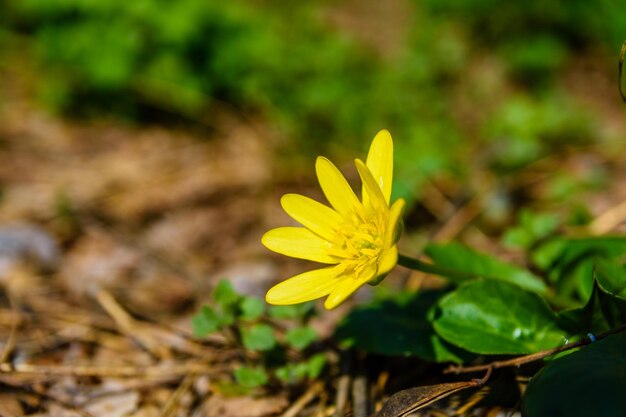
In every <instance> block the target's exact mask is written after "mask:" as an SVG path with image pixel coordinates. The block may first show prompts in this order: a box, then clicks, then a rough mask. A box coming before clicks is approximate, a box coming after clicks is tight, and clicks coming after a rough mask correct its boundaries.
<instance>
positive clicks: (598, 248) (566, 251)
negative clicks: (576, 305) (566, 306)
mask: <svg viewBox="0 0 626 417" xmlns="http://www.w3.org/2000/svg"><path fill="white" fill-rule="evenodd" d="M624 254H626V238H623V237H599V238H596V237H594V238H584V239H570V240H567V241H565V242H564V244H563V245H562V249H561V252H560V253H559V254H558V256H555V257H554V261H553V262H552V264H550V265H549V276H550V279H551V280H552V281H554V282H555V283H556V288H557V295H558V296H559V297H561V298H563V299H568V298H569V299H571V300H574V301H575V302H576V301H578V302H579V301H580V300H583V301H584V300H586V299H587V298H588V295H589V293H590V291H591V288H592V286H593V282H592V280H591V275H590V274H588V273H587V272H588V271H589V270H590V269H591V268H593V264H594V263H596V262H597V261H599V260H603V259H604V260H611V259H614V258H616V257H620V256H623V255H624Z"/></svg>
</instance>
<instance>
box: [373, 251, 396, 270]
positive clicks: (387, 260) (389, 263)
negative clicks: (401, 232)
mask: <svg viewBox="0 0 626 417" xmlns="http://www.w3.org/2000/svg"><path fill="white" fill-rule="evenodd" d="M397 263H398V248H397V246H396V245H393V246H392V247H390V248H389V249H386V250H384V251H382V252H381V254H380V256H379V257H378V272H377V273H376V274H377V275H378V276H381V275H387V274H388V273H389V271H391V270H392V269H393V268H394V267H395V266H396V264H397Z"/></svg>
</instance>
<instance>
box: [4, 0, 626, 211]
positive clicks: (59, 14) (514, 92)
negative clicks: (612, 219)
mask: <svg viewBox="0 0 626 417" xmlns="http://www.w3.org/2000/svg"><path fill="white" fill-rule="evenodd" d="M0 28H2V30H1V32H0V44H1V46H2V54H3V57H2V61H3V62H4V63H3V65H5V66H10V65H16V62H17V63H18V65H26V67H25V68H28V71H30V73H31V74H32V79H33V83H34V85H35V88H34V90H33V91H34V94H35V96H36V99H37V100H38V102H39V103H41V104H43V105H45V106H46V107H47V108H48V109H50V110H52V111H54V112H57V113H59V114H61V115H64V116H69V117H74V118H88V119H91V118H98V117H103V116H104V117H116V118H117V117H119V118H122V119H125V120H132V121H135V122H137V123H139V124H141V123H165V124H170V123H175V124H176V123H181V122H182V123H183V124H184V123H186V122H188V123H190V124H193V123H196V122H199V124H201V125H203V124H208V125H210V121H211V118H212V117H213V116H214V115H215V114H216V113H218V112H219V111H220V109H223V108H228V109H235V110H236V111H237V112H240V113H241V114H244V115H246V117H250V118H253V119H255V120H262V121H263V122H264V123H266V125H267V126H269V128H268V130H269V131H270V132H271V136H274V137H278V138H280V139H281V142H280V143H281V144H282V151H283V155H285V161H289V160H291V159H289V158H287V157H288V156H290V155H291V156H293V155H296V154H297V155H302V156H305V157H306V160H308V161H310V157H311V156H312V155H315V154H317V153H326V154H328V153H334V154H337V153H339V155H342V154H341V152H345V153H346V154H350V155H355V154H356V151H363V150H365V149H366V147H367V145H368V143H369V140H370V139H371V138H372V137H373V136H374V134H375V133H376V131H378V130H379V129H381V128H383V127H384V128H387V129H389V130H390V131H391V132H392V134H393V136H394V138H395V139H396V143H397V148H398V149H400V151H399V152H398V154H397V179H396V185H395V193H396V195H398V196H403V197H405V198H407V199H409V200H410V201H416V200H417V199H419V198H420V197H421V190H422V186H423V184H424V182H425V181H428V180H429V179H431V178H444V179H445V178H449V179H450V180H451V181H452V182H454V183H458V184H461V185H463V184H464V183H471V182H472V181H476V179H472V176H471V174H473V173H475V172H482V173H484V175H488V176H490V175H491V176H495V177H497V178H508V176H509V175H511V174H512V173H515V172H518V171H519V170H520V169H523V168H524V167H526V166H528V165H529V164H533V163H534V162H536V161H540V160H542V159H543V158H546V157H547V156H550V155H555V154H559V153H563V152H567V151H568V150H571V149H580V148H581V147H582V148H583V149H586V148H585V147H588V146H595V145H598V144H607V143H608V144H612V143H620V142H622V143H623V132H620V131H619V130H616V129H610V128H606V127H607V126H610V125H611V120H607V118H611V117H612V118H613V119H615V118H616V117H618V118H619V117H622V116H623V115H624V113H623V112H621V111H620V110H619V106H620V104H619V96H618V90H617V81H616V79H617V77H616V67H617V57H618V53H619V48H620V46H621V43H622V41H623V40H624V37H626V0H599V1H595V2H589V1H586V0H528V1H524V2H507V3H502V2H499V1H496V0H476V1H459V0H404V1H399V0H395V1H390V2H375V1H362V2H356V1H350V2H331V1H307V0H304V1H301V2H297V3H293V2H288V1H284V0H230V1H204V0H179V1H165V0H131V1H129V0H107V1H102V0H4V4H3V5H2V13H1V15H0ZM25 71H26V70H25ZM612 83H614V84H612ZM0 98H1V93H0ZM606 107H611V108H617V109H618V110H617V112H616V111H612V112H611V114H607V112H605V111H603V110H605V109H606ZM607 146H609V148H607V149H609V151H608V152H612V150H611V149H612V148H610V145H607ZM296 160H298V161H299V160H304V159H296ZM285 163H288V162H285ZM557 177H558V176H557ZM557 177H555V178H554V181H553V182H554V183H553V184H552V185H550V187H552V188H550V187H548V188H550V189H551V191H550V193H551V194H550V193H549V197H550V198H554V199H557V200H558V199H560V198H571V197H572V196H575V195H576V194H577V190H578V188H580V187H593V186H597V185H598V184H599V183H600V182H601V181H602V172H601V170H600V171H598V170H596V171H594V172H592V173H591V174H590V175H587V176H586V177H585V178H584V180H580V179H576V178H574V179H572V178H571V176H570V177H568V176H563V177H558V178H557ZM444 183H445V180H444ZM494 204H495V203H494Z"/></svg>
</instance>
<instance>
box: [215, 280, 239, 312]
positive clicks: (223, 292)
mask: <svg viewBox="0 0 626 417" xmlns="http://www.w3.org/2000/svg"><path fill="white" fill-rule="evenodd" d="M213 299H214V300H215V302H216V303H218V304H219V305H220V306H221V307H222V309H226V308H229V307H231V306H233V305H234V304H236V303H237V301H239V294H237V292H236V291H235V289H234V288H233V284H231V283H230V281H228V280H226V279H222V280H221V281H220V282H218V283H217V285H216V286H215V290H213Z"/></svg>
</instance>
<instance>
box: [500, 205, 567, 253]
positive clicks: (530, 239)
mask: <svg viewBox="0 0 626 417" xmlns="http://www.w3.org/2000/svg"><path fill="white" fill-rule="evenodd" d="M558 224H559V222H558V219H557V217H556V216H554V215H553V214H537V213H533V212H531V211H529V210H522V212H521V213H520V216H519V225H517V226H515V227H513V228H511V229H509V230H508V231H507V232H506V233H505V235H504V238H503V241H504V243H505V244H506V245H508V246H513V247H519V248H522V249H529V248H530V247H531V246H532V245H534V244H535V243H536V242H537V241H539V240H540V239H542V238H545V237H547V236H549V235H550V234H551V233H552V232H554V231H555V230H556V228H557V227H558Z"/></svg>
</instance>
